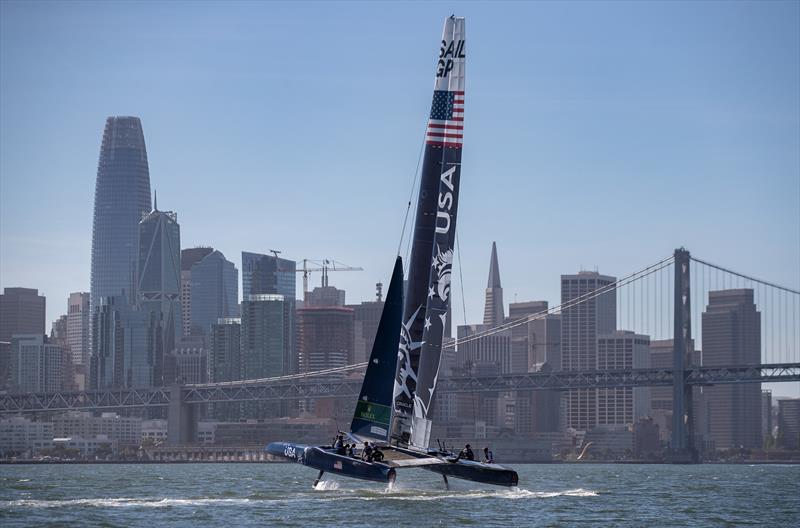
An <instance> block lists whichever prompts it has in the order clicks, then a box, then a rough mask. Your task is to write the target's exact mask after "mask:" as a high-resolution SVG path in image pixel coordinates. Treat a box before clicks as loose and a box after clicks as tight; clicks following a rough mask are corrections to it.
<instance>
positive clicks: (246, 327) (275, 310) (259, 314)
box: [242, 294, 289, 379]
mask: <svg viewBox="0 0 800 528" xmlns="http://www.w3.org/2000/svg"><path fill="white" fill-rule="evenodd" d="M284 311H285V301H284V298H283V295H267V294H261V295H248V296H247V298H246V299H245V300H243V301H242V366H243V376H244V379H256V378H269V377H273V376H281V375H283V374H287V373H288V370H289V369H288V363H289V358H287V357H286V355H285V349H284V339H285V335H284V325H283V318H284Z"/></svg>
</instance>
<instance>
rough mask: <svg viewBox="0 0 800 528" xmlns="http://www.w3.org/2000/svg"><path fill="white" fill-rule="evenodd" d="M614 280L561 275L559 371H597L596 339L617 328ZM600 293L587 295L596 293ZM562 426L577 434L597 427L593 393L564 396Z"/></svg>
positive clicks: (582, 274)
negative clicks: (565, 305) (563, 424)
mask: <svg viewBox="0 0 800 528" xmlns="http://www.w3.org/2000/svg"><path fill="white" fill-rule="evenodd" d="M615 282H616V278H614V277H610V276H607V275H600V274H599V273H597V272H591V271H581V272H580V273H578V274H577V275H562V276H561V304H562V305H563V304H567V303H569V302H570V301H577V300H582V299H585V300H583V302H575V303H574V304H573V305H572V306H567V307H565V308H563V309H562V310H561V370H595V369H597V336H599V335H603V334H610V333H612V332H614V330H616V326H617V295H616V290H615V288H614V287H613V286H612V285H613V284H614V283H615ZM601 288H602V289H603V293H601V294H599V295H597V296H596V297H595V296H593V295H591V294H592V293H593V292H597V290H600V289H601ZM564 397H565V399H566V413H567V414H566V426H567V427H572V428H574V429H577V430H579V431H585V430H587V429H591V428H592V427H595V426H596V425H597V391H596V390H595V389H582V390H573V391H569V392H567V393H566V394H565V396H564Z"/></svg>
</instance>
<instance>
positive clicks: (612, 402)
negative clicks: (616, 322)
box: [597, 330, 650, 425]
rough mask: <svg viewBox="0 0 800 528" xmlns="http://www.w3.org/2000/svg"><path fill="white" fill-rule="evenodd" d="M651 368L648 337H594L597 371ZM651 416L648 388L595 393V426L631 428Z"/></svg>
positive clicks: (623, 334) (625, 333)
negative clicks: (623, 426) (637, 420)
mask: <svg viewBox="0 0 800 528" xmlns="http://www.w3.org/2000/svg"><path fill="white" fill-rule="evenodd" d="M649 367H650V336H646V335H639V334H636V333H634V332H630V331H627V330H617V331H615V332H612V333H610V334H605V335H601V336H597V368H598V369H599V370H630V369H632V368H634V369H636V368H649ZM649 414H650V387H636V388H631V387H618V388H610V389H597V425H631V424H633V423H634V421H636V419H638V418H640V417H643V416H648V415H649Z"/></svg>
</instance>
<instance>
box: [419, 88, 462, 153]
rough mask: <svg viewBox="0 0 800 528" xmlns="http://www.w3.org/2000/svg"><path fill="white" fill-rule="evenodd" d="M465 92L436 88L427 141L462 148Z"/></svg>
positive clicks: (442, 145)
mask: <svg viewBox="0 0 800 528" xmlns="http://www.w3.org/2000/svg"><path fill="white" fill-rule="evenodd" d="M463 138H464V92H449V91H446V90H434V92H433V103H431V118H430V119H429V120H428V131H427V133H426V135H425V142H426V143H427V144H428V145H437V146H440V147H452V148H461V144H462V142H463V141H464V139H463Z"/></svg>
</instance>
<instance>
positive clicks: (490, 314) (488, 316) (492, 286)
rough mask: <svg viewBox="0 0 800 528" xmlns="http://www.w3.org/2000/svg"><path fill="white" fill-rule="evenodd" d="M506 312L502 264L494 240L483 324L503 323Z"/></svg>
mask: <svg viewBox="0 0 800 528" xmlns="http://www.w3.org/2000/svg"><path fill="white" fill-rule="evenodd" d="M504 313H505V312H504V307H503V286H502V285H501V284H500V265H499V264H498V263H497V244H496V243H495V242H492V257H491V259H490V261H489V280H488V282H487V284H486V303H485V304H484V308H483V324H484V325H486V326H488V327H490V328H491V327H494V326H497V325H500V324H503V320H504V319H505V315H504Z"/></svg>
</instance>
